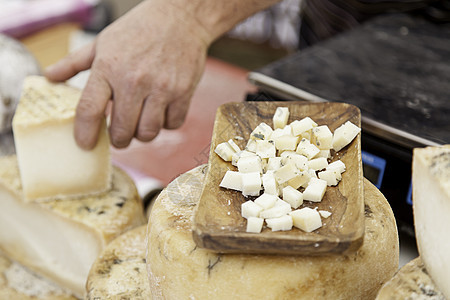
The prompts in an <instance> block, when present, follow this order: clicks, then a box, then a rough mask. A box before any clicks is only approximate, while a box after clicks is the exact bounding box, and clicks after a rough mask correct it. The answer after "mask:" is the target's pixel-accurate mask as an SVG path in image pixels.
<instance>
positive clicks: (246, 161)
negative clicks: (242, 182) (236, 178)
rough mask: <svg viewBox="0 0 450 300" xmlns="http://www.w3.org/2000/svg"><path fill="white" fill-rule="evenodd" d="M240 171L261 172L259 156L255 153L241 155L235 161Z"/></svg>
mask: <svg viewBox="0 0 450 300" xmlns="http://www.w3.org/2000/svg"><path fill="white" fill-rule="evenodd" d="M237 167H238V170H239V172H240V173H251V172H258V173H262V164H261V158H260V157H259V156H257V155H254V156H246V157H241V158H240V159H239V160H238V162H237Z"/></svg>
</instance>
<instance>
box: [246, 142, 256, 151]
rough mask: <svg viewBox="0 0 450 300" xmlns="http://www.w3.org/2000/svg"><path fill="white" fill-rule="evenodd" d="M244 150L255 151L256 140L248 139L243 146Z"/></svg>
mask: <svg viewBox="0 0 450 300" xmlns="http://www.w3.org/2000/svg"><path fill="white" fill-rule="evenodd" d="M245 150H247V151H250V152H256V140H252V139H249V140H248V142H247V145H246V146H245Z"/></svg>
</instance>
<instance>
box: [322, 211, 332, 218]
mask: <svg viewBox="0 0 450 300" xmlns="http://www.w3.org/2000/svg"><path fill="white" fill-rule="evenodd" d="M319 214H320V216H321V217H322V218H324V219H327V218H328V217H330V216H331V212H329V211H327V210H319Z"/></svg>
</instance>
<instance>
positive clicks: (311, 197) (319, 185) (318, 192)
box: [303, 178, 327, 202]
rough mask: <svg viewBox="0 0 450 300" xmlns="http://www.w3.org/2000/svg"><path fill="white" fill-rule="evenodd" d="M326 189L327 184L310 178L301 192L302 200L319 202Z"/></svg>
mask: <svg viewBox="0 0 450 300" xmlns="http://www.w3.org/2000/svg"><path fill="white" fill-rule="evenodd" d="M326 188H327V182H326V181H325V180H322V179H317V178H311V180H310V181H309V183H308V186H307V187H306V189H305V191H304V192H303V200H308V201H313V202H320V201H322V198H323V195H324V194H325V191H326Z"/></svg>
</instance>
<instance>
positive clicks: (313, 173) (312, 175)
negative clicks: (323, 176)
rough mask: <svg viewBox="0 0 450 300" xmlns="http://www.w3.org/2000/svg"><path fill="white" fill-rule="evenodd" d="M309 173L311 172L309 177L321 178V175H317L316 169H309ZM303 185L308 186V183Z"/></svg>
mask: <svg viewBox="0 0 450 300" xmlns="http://www.w3.org/2000/svg"><path fill="white" fill-rule="evenodd" d="M308 174H309V178H319V177H317V173H316V171H314V170H313V169H308ZM303 186H304V187H306V186H308V185H307V184H306V185H303Z"/></svg>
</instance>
